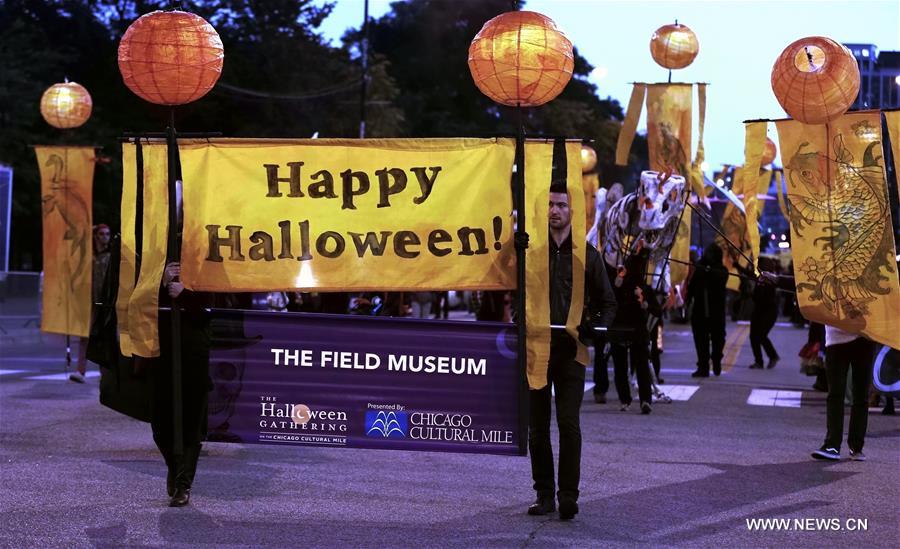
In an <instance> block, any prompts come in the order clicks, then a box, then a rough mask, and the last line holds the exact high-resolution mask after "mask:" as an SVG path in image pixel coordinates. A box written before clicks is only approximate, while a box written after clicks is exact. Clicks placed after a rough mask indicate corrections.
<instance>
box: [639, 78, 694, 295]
mask: <svg viewBox="0 0 900 549" xmlns="http://www.w3.org/2000/svg"><path fill="white" fill-rule="evenodd" d="M692 98H693V85H692V84H650V85H649V87H648V90H647V147H648V149H649V152H650V169H651V170H654V171H657V172H668V173H674V174H678V175H681V176H684V178H685V179H687V180H689V179H690V177H691V175H690V171H691V163H690V159H691V101H692ZM690 252H691V212H690V210H688V211H686V212H685V213H684V215H683V216H682V217H681V224H680V225H679V226H678V232H677V233H676V235H675V242H674V243H673V245H672V250H671V255H670V257H671V258H672V259H674V260H675V261H674V262H671V263H670V264H669V273H670V280H671V283H672V284H680V283H682V282H684V280H685V279H686V278H687V265H686V264H687V263H688V262H689V260H690Z"/></svg>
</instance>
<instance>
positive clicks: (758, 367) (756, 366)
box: [747, 362, 763, 370]
mask: <svg viewBox="0 0 900 549" xmlns="http://www.w3.org/2000/svg"><path fill="white" fill-rule="evenodd" d="M747 367H748V368H750V369H751V370H762V369H763V365H762V364H761V363H759V362H754V363H753V364H751V365H750V366H747Z"/></svg>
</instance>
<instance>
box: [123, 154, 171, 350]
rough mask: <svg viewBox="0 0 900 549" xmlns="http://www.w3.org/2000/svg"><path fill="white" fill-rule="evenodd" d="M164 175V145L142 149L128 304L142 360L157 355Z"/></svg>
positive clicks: (164, 227)
mask: <svg viewBox="0 0 900 549" xmlns="http://www.w3.org/2000/svg"><path fill="white" fill-rule="evenodd" d="M168 174H169V170H168V159H167V149H166V145H165V143H156V144H153V145H152V146H145V147H143V185H142V186H143V189H142V190H143V207H144V209H143V214H142V215H141V219H140V222H141V224H142V226H143V230H142V235H141V237H142V238H141V246H140V257H141V269H140V273H139V274H138V278H137V284H136V285H135V287H134V291H133V292H132V294H131V299H130V300H129V303H128V332H129V336H130V340H131V348H132V351H133V353H134V354H135V355H137V356H142V357H155V356H159V325H158V319H159V291H160V287H161V285H162V275H163V270H164V269H165V265H166V244H167V238H168V231H169V191H168V184H169V175H168Z"/></svg>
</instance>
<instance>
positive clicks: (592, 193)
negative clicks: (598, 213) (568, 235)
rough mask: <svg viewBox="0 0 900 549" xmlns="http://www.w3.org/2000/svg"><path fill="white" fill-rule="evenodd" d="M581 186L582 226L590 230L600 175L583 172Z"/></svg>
mask: <svg viewBox="0 0 900 549" xmlns="http://www.w3.org/2000/svg"><path fill="white" fill-rule="evenodd" d="M567 150H568V149H567ZM581 187H582V188H583V189H584V219H585V225H584V226H585V227H586V229H587V230H590V228H591V227H593V226H594V209H595V208H596V204H595V201H596V196H597V189H599V188H600V176H599V175H597V174H596V173H586V174H583V175H582V176H581Z"/></svg>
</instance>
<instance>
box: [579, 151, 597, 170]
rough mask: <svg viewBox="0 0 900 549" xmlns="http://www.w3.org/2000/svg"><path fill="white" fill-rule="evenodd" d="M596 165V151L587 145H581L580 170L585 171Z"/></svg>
mask: <svg viewBox="0 0 900 549" xmlns="http://www.w3.org/2000/svg"><path fill="white" fill-rule="evenodd" d="M596 166H597V152H596V151H595V150H594V149H593V148H591V147H588V146H587V145H582V146H581V171H582V173H587V172H589V171H591V170H593V169H594V168H595V167H596Z"/></svg>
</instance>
